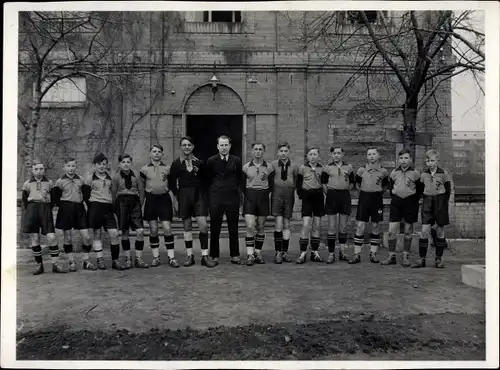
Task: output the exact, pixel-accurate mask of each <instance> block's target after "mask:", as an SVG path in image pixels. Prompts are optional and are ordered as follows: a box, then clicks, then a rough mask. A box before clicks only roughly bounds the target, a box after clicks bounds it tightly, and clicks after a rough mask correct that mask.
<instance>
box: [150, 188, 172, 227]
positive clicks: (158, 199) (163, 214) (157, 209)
mask: <svg viewBox="0 0 500 370" xmlns="http://www.w3.org/2000/svg"><path fill="white" fill-rule="evenodd" d="M173 216H174V211H173V209H172V198H170V194H169V193H163V194H152V193H146V203H145V204H144V220H145V221H148V222H149V221H158V220H160V221H170V222H172V218H173Z"/></svg>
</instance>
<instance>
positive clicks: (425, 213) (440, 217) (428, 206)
mask: <svg viewBox="0 0 500 370" xmlns="http://www.w3.org/2000/svg"><path fill="white" fill-rule="evenodd" d="M421 216H422V225H433V224H434V223H436V224H437V225H438V226H445V225H449V224H450V217H449V215H448V199H447V198H446V195H445V194H438V195H424V199H423V201H422V212H421Z"/></svg>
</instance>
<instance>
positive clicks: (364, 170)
mask: <svg viewBox="0 0 500 370" xmlns="http://www.w3.org/2000/svg"><path fill="white" fill-rule="evenodd" d="M366 156H367V159H368V163H367V164H366V165H365V166H363V167H360V168H359V169H358V171H357V173H356V183H357V184H358V185H359V190H360V191H359V201H358V210H357V213H356V221H357V225H356V234H355V236H354V256H353V258H352V259H350V260H349V263H350V264H355V263H359V262H361V256H360V255H361V251H362V249H363V242H364V233H365V226H366V223H367V222H368V221H370V220H371V222H372V233H371V235H370V262H372V263H379V262H380V261H379V260H378V259H377V250H378V245H379V242H380V230H379V222H380V221H382V218H383V208H384V203H383V199H382V195H383V193H384V191H385V190H386V189H387V186H388V182H389V181H388V180H389V178H388V174H387V170H386V169H385V168H382V166H381V165H380V163H379V157H380V155H379V152H378V149H377V148H369V149H368V150H367V152H366Z"/></svg>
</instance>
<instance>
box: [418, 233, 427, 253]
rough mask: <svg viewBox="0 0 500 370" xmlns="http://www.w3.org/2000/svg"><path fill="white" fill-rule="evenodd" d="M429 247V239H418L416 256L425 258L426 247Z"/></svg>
mask: <svg viewBox="0 0 500 370" xmlns="http://www.w3.org/2000/svg"><path fill="white" fill-rule="evenodd" d="M428 245H429V239H427V238H426V239H422V238H420V239H419V240H418V255H419V256H420V258H425V257H427V247H428Z"/></svg>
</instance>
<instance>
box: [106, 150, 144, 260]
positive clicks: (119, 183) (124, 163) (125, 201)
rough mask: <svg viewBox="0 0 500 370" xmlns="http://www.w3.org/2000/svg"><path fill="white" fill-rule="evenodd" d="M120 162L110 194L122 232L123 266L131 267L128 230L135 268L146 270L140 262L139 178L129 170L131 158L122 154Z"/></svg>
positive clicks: (141, 237)
mask: <svg viewBox="0 0 500 370" xmlns="http://www.w3.org/2000/svg"><path fill="white" fill-rule="evenodd" d="M118 160H119V162H120V169H119V171H118V172H117V173H116V174H115V175H114V176H113V183H112V188H111V193H112V196H113V199H114V201H113V204H114V206H115V213H116V215H117V217H118V226H119V228H120V230H121V232H122V236H121V242H122V249H123V253H124V255H125V263H124V264H123V266H124V267H125V268H127V269H129V268H131V267H132V260H131V259H130V239H129V235H130V234H129V233H130V231H129V230H130V229H131V230H132V231H135V233H136V237H135V260H134V266H135V267H137V268H148V267H149V265H148V264H146V263H144V261H143V260H142V252H143V250H144V222H143V220H142V211H141V204H142V203H143V201H144V189H143V187H142V181H141V180H139V176H138V175H137V174H136V173H135V171H133V170H132V169H131V166H132V157H131V156H130V155H129V154H124V155H121V156H120V157H118Z"/></svg>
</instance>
